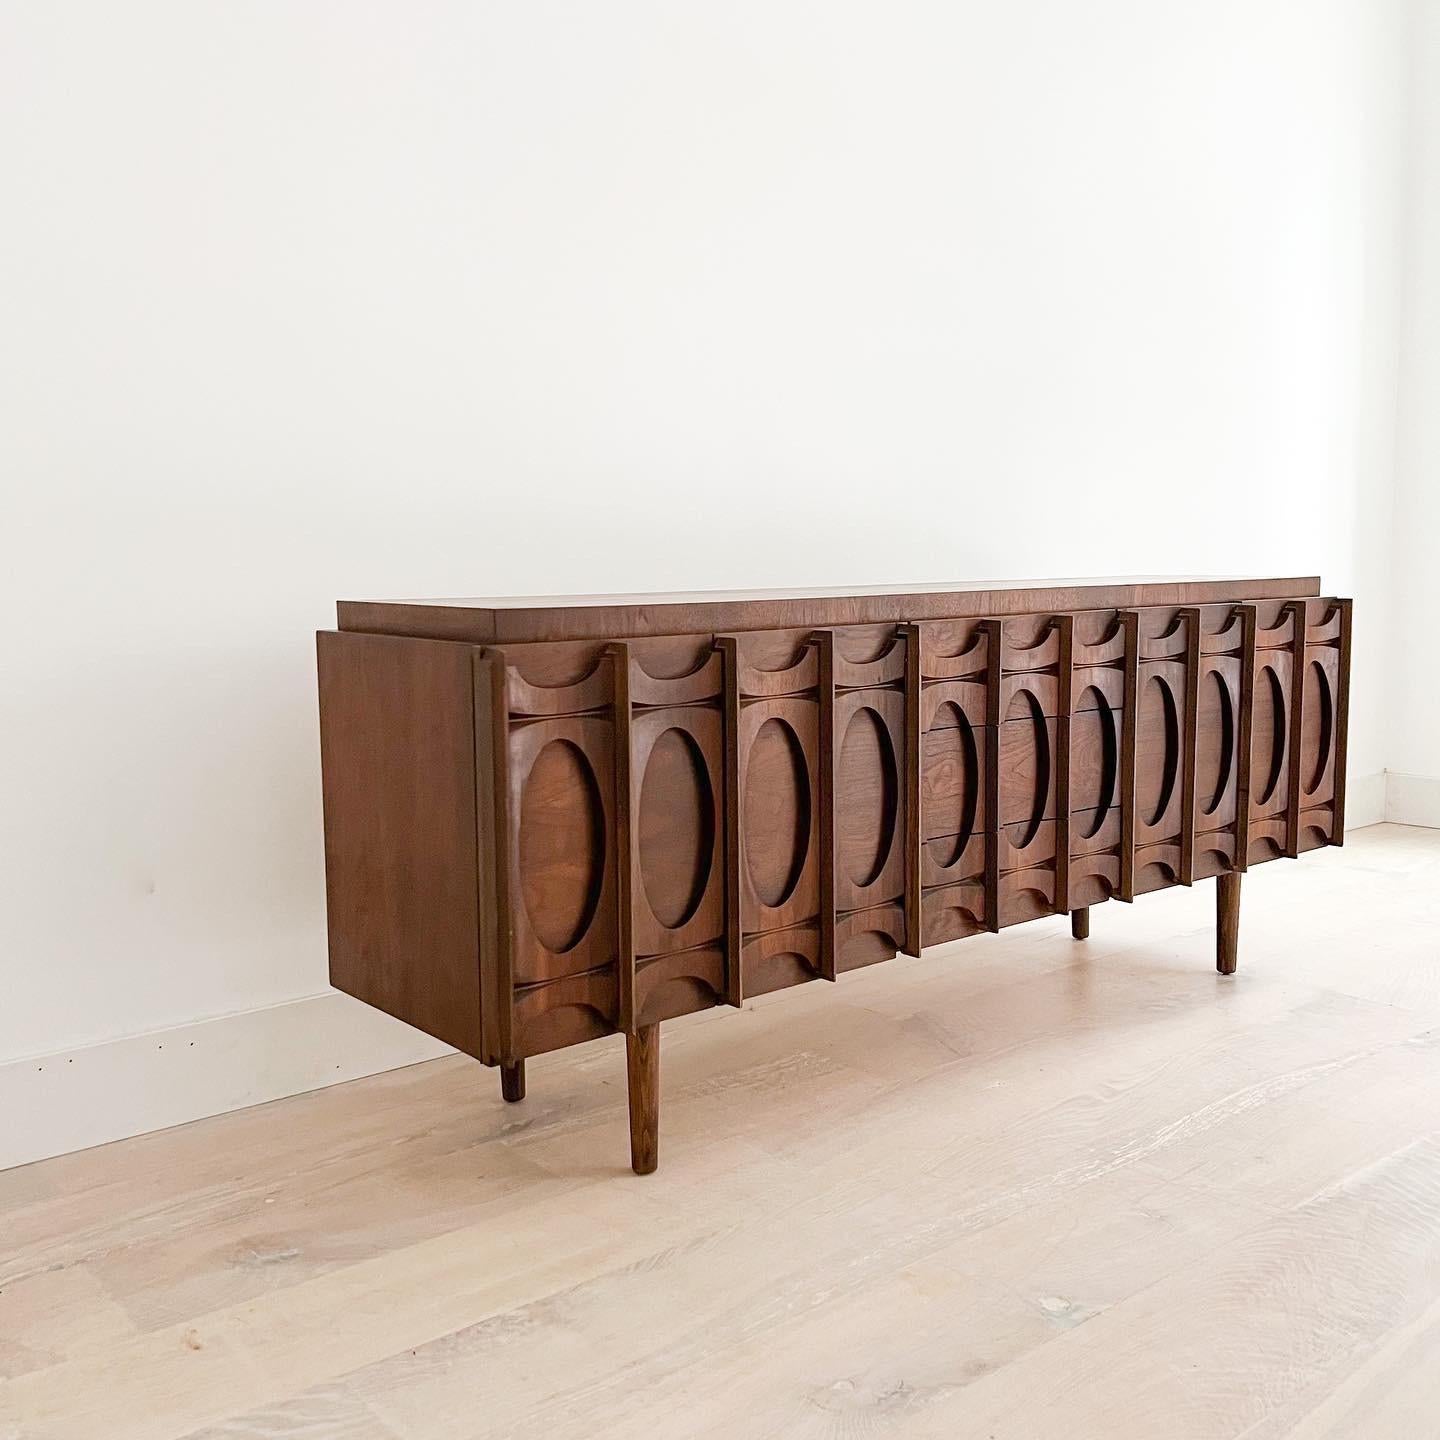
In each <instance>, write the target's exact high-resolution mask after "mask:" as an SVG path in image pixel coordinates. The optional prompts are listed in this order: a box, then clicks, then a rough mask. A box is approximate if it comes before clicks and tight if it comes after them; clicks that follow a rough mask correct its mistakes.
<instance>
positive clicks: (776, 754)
mask: <svg viewBox="0 0 1440 1440" xmlns="http://www.w3.org/2000/svg"><path fill="white" fill-rule="evenodd" d="M809 849H810V776H809V770H808V768H807V766H806V764H805V752H804V750H803V748H802V747H801V744H800V737H799V736H798V735H796V733H795V732H794V730H792V729H791V728H790V726H789V725H787V724H786V723H785V721H783V720H779V719H776V718H774V717H773V716H772V717H771V718H770V719H769V720H767V721H765V723H764V724H763V725H761V727H760V728H759V730H757V731H756V732H755V739H754V740H753V741H752V742H751V746H750V759H749V763H748V765H747V767H746V772H745V864H746V868H747V869H748V870H749V872H750V883H751V885H752V886H753V887H754V889H755V894H756V895H757V896H758V897H759V898H760V901H761V903H762V904H764V905H769V906H771V907H772V908H773V907H775V906H777V905H783V904H784V903H785V901H786V900H788V899H789V898H790V896H791V894H792V893H793V892H794V890H795V886H796V885H797V884H799V882H800V872H801V871H802V870H803V869H804V867H805V856H806V854H807V853H808V852H809Z"/></svg>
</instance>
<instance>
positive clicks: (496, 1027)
mask: <svg viewBox="0 0 1440 1440" xmlns="http://www.w3.org/2000/svg"><path fill="white" fill-rule="evenodd" d="M471 673H472V675H473V678H474V694H475V725H474V731H475V784H476V789H477V790H478V792H479V794H478V797H477V798H478V799H479V801H480V803H479V805H478V806H477V807H476V826H477V829H478V830H479V834H478V835H477V837H476V839H477V842H478V846H479V855H480V866H479V869H480V876H479V886H480V927H481V928H480V993H481V1002H480V1029H481V1034H480V1044H481V1050H482V1055H481V1058H482V1059H483V1060H485V1061H486V1062H487V1063H488V1064H491V1065H500V1064H508V1063H510V1062H512V1061H513V1060H514V1058H515V1056H514V1047H515V1038H514V1023H515V1015H514V980H515V956H514V949H513V945H512V940H511V922H510V902H511V893H510V891H511V886H510V840H511V836H510V705H509V697H508V693H507V689H506V681H505V652H504V651H503V650H496V649H493V648H487V649H484V650H482V651H481V652H480V654H479V656H478V657H477V658H476V661H475V664H474V666H473V667H472V672H471Z"/></svg>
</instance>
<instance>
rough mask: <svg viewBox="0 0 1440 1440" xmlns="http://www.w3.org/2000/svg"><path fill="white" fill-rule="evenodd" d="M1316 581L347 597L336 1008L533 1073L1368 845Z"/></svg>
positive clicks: (636, 1079)
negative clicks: (1315, 853)
mask: <svg viewBox="0 0 1440 1440" xmlns="http://www.w3.org/2000/svg"><path fill="white" fill-rule="evenodd" d="M1319 591H1320V585H1319V581H1318V580H1315V579H1307V578H1300V579H1284V578H1280V579H1273V578H1272V579H1237V580H1200V579H1178V580H1168V579H1156V580H1121V581H1097V582H1069V581H1053V582H1044V583H1033V584H1030V583H1027V584H1020V585H1002V586H994V585H988V586H974V587H965V586H952V587H943V588H942V587H925V588H920V589H916V590H912V591H908V592H898V593H897V592H893V591H888V592H887V591H878V590H877V591H863V592H857V593H851V594H835V593H820V592H805V591H791V592H773V593H744V594H737V595H725V594H700V595H692V596H634V597H618V596H601V597H594V598H590V599H584V600H580V599H554V600H539V599H533V600H473V601H458V600H457V601H444V602H436V603H378V602H377V603H371V602H353V603H352V602H344V603H342V604H341V605H340V607H339V624H340V628H339V630H338V631H325V632H322V633H321V634H320V636H319V637H318V640H319V668H320V723H321V748H322V756H323V767H324V795H325V862H326V883H327V891H328V899H329V929H330V978H331V980H332V981H333V983H334V984H335V985H336V986H337V987H338V988H340V989H341V990H344V991H347V992H348V993H349V994H351V995H354V996H357V997H358V998H359V999H361V1000H364V1001H366V1002H367V1003H369V1004H371V1005H374V1006H377V1007H378V1008H379V1009H381V1010H385V1011H387V1012H388V1013H390V1014H391V1015H395V1016H398V1017H399V1018H400V1019H402V1020H405V1021H408V1022H409V1023H410V1024H411V1025H415V1026H418V1027H419V1028H420V1029H421V1030H424V1031H426V1032H428V1033H429V1034H431V1035H434V1036H436V1037H438V1038H439V1039H441V1040H443V1041H445V1042H447V1043H448V1044H450V1045H453V1046H455V1047H457V1048H458V1049H460V1050H462V1051H464V1052H466V1053H467V1054H469V1055H473V1056H474V1057H475V1058H476V1059H479V1060H482V1061H484V1062H485V1063H486V1064H489V1065H498V1066H500V1067H501V1068H502V1087H503V1090H504V1094H505V1098H506V1099H508V1100H518V1099H521V1098H522V1097H523V1095H524V1089H525V1079H524V1062H525V1058H526V1057H527V1056H530V1055H539V1054H542V1053H544V1052H546V1051H550V1050H556V1049H559V1048H560V1047H562V1046H566V1045H575V1044H578V1043H579V1042H581V1041H583V1040H591V1039H594V1038H595V1037H596V1036H600V1035H607V1034H611V1033H613V1032H615V1031H623V1032H624V1034H625V1036H626V1043H627V1054H628V1059H629V1084H630V1127H631V1151H632V1164H633V1166H634V1168H635V1170H636V1171H637V1172H640V1173H645V1172H647V1171H649V1170H653V1169H654V1168H655V1163H656V1154H657V1116H658V1082H659V1037H658V1028H657V1027H658V1026H659V1024H660V1022H661V1021H663V1020H667V1019H672V1018H674V1017H675V1016H678V1015H685V1014H688V1013H690V1012H692V1011H696V1010H702V1009H705V1008H706V1007H708V1006H712V1005H739V1004H741V1003H742V1002H743V1001H744V1000H745V998H746V997H747V996H753V995H760V994H764V993H766V992H768V991H772V990H778V989H780V988H782V987H784V986H787V985H797V984H800V983H801V982H803V981H808V980H834V979H836V978H837V976H839V975H840V974H841V973H842V972H844V971H846V970H853V969H856V968H858V967H859V966H862V965H873V964H875V963H876V962H877V961H881V960H888V959H890V958H891V957H892V956H894V955H895V954H896V953H897V952H899V951H904V952H906V953H908V954H917V953H918V952H919V951H920V950H921V948H922V947H923V946H926V945H939V944H943V943H946V942H948V941H951V940H959V939H963V938H964V937H965V936H967V935H975V934H978V933H979V932H981V931H985V930H990V931H995V930H1001V929H1003V928H1004V927H1006V926H1008V925H1017V924H1019V923H1021V922H1022V921H1025V920H1033V919H1035V918H1037V917H1038V916H1042V915H1052V914H1060V913H1067V912H1068V913H1069V914H1070V916H1071V918H1072V928H1073V932H1074V934H1075V935H1076V936H1077V937H1080V938H1083V937H1084V936H1085V935H1086V934H1087V933H1088V923H1089V917H1088V908H1089V907H1090V906H1092V905H1096V904H1098V903H1100V902H1101V901H1103V900H1109V899H1118V900H1133V899H1134V898H1135V897H1136V896H1137V895H1141V894H1144V893H1145V892H1147V891H1151V890H1159V889H1163V888H1164V887H1165V886H1168V885H1190V884H1193V883H1194V882H1195V881H1196V880H1203V879H1208V878H1210V877H1212V876H1213V877H1218V948H1217V956H1218V965H1219V968H1220V970H1221V971H1222V972H1224V973H1226V974H1229V973H1231V972H1233V970H1234V968H1235V956H1236V937H1237V929H1238V922H1239V905H1240V876H1241V874H1242V873H1243V872H1244V871H1245V870H1246V869H1247V868H1249V867H1250V866H1252V865H1255V864H1258V863H1260V862H1261V861H1265V860H1273V859H1275V858H1277V857H1280V856H1290V857H1292V858H1293V857H1296V856H1298V855H1300V854H1301V853H1302V852H1303V851H1306V850H1310V849H1313V848H1315V847H1316V846H1320V845H1329V844H1339V843H1340V841H1341V838H1342V834H1343V830H1344V806H1345V744H1346V716H1347V711H1348V691H1349V673H1350V602H1349V601H1348V600H1335V599H1322V598H1320V596H1319Z"/></svg>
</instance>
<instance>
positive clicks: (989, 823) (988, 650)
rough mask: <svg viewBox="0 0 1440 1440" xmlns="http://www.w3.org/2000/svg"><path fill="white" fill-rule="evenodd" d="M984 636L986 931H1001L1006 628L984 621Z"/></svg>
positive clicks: (995, 622) (994, 622)
mask: <svg viewBox="0 0 1440 1440" xmlns="http://www.w3.org/2000/svg"><path fill="white" fill-rule="evenodd" d="M979 628H980V630H981V632H982V633H983V634H984V636H985V737H986V738H985V928H986V929H987V930H992V931H995V932H996V933H998V932H999V930H1000V657H1001V653H1002V647H1003V643H1004V633H1003V632H1004V627H1003V626H1002V624H1001V622H1000V621H999V620H982V621H981V622H980V626H979Z"/></svg>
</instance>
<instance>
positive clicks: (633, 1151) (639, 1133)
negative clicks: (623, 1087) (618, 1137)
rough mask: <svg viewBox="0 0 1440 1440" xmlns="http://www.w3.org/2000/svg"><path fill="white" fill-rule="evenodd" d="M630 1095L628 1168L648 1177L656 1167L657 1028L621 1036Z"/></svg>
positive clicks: (658, 1055) (657, 1134)
mask: <svg viewBox="0 0 1440 1440" xmlns="http://www.w3.org/2000/svg"><path fill="white" fill-rule="evenodd" d="M625 1069H626V1079H627V1081H628V1084H629V1092H630V1168H631V1169H632V1170H633V1171H634V1172H635V1173H636V1174H637V1175H650V1174H653V1173H654V1170H655V1167H656V1166H657V1165H658V1164H659V1163H660V1026H659V1025H658V1024H657V1025H642V1026H641V1027H640V1028H639V1029H638V1030H635V1031H633V1032H631V1033H629V1034H627V1035H626V1036H625Z"/></svg>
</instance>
